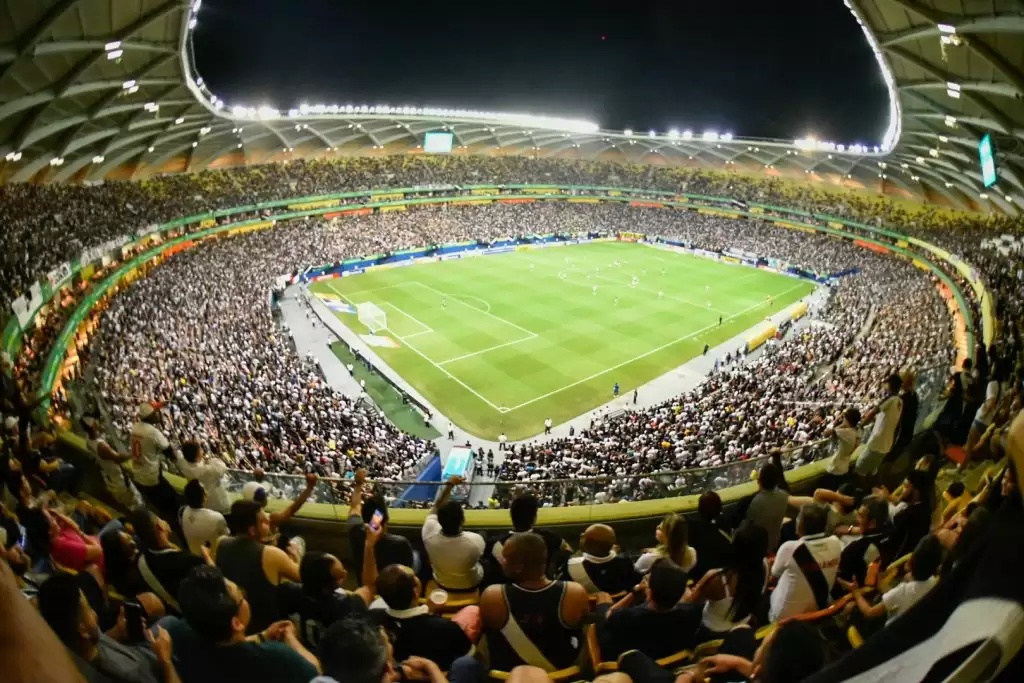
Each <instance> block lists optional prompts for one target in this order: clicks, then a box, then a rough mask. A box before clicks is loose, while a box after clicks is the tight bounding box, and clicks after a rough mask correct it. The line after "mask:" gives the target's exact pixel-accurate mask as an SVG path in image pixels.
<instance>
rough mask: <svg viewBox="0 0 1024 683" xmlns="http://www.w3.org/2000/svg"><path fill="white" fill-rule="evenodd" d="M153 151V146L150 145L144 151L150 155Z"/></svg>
mask: <svg viewBox="0 0 1024 683" xmlns="http://www.w3.org/2000/svg"><path fill="white" fill-rule="evenodd" d="M153 149H154V148H153V146H152V145H150V146H149V147H148V148H147V149H146V151H147V152H150V153H152V152H153Z"/></svg>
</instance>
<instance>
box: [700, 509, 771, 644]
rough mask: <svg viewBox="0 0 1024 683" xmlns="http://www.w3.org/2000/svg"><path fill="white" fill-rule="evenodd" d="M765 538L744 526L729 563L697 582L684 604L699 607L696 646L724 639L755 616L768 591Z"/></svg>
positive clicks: (759, 531) (757, 529)
mask: <svg viewBox="0 0 1024 683" xmlns="http://www.w3.org/2000/svg"><path fill="white" fill-rule="evenodd" d="M767 552H768V534H767V533H765V530H764V529H762V528H761V527H759V526H757V525H756V524H744V525H743V526H741V527H740V528H739V529H738V530H737V531H736V535H735V536H734V537H733V539H732V548H731V552H730V554H729V560H728V561H727V562H726V563H725V564H724V565H723V566H722V567H721V568H720V569H711V570H709V571H708V572H707V573H706V574H704V576H702V577H701V578H700V580H699V581H698V582H697V585H695V586H694V587H693V590H692V591H688V592H687V595H686V601H687V602H688V603H694V604H697V605H700V604H701V603H703V605H704V609H703V614H702V615H701V632H700V633H699V634H698V639H697V642H704V641H707V640H715V639H717V638H724V637H725V634H726V633H727V632H728V631H731V630H732V629H734V628H736V627H737V626H746V625H748V624H749V623H750V620H751V618H752V617H753V616H754V614H755V613H756V612H757V610H758V608H759V606H760V604H761V598H762V597H763V596H764V592H765V589H767V588H768V566H767V560H766V559H765V554H766V553H767Z"/></svg>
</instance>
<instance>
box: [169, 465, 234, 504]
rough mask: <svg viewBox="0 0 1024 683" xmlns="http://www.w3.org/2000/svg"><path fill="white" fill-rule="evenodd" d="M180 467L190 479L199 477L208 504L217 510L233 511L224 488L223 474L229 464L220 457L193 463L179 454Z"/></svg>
mask: <svg viewBox="0 0 1024 683" xmlns="http://www.w3.org/2000/svg"><path fill="white" fill-rule="evenodd" d="M178 469H180V470H181V473H182V474H183V475H185V477H186V478H188V479H198V480H199V483H200V484H202V485H203V488H204V489H206V505H207V506H208V507H209V508H210V509H212V510H216V511H217V512H223V513H224V514H227V513H229V512H231V500H230V499H229V498H228V492H227V489H225V488H224V482H223V476H224V473H225V472H227V471H228V466H227V465H226V464H224V461H223V460H221V459H220V458H207V459H206V460H203V461H202V462H200V463H198V464H197V463H191V462H189V461H188V460H185V458H183V457H181V455H180V454H179V455H178Z"/></svg>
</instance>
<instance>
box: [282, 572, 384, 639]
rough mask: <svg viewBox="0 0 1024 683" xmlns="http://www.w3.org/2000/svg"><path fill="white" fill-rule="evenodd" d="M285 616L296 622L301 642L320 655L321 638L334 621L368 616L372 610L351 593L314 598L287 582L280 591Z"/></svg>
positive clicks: (296, 585)
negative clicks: (318, 650) (318, 651)
mask: <svg viewBox="0 0 1024 683" xmlns="http://www.w3.org/2000/svg"><path fill="white" fill-rule="evenodd" d="M277 600H278V605H279V606H280V608H281V612H282V614H284V615H286V616H287V617H288V618H289V619H291V620H292V622H294V623H295V628H296V629H297V630H298V632H299V639H300V640H302V644H303V645H305V646H306V647H307V648H309V650H310V651H311V652H314V653H315V652H316V648H317V645H318V644H319V643H320V636H321V635H322V634H323V632H324V631H326V630H327V629H328V628H329V627H330V625H331V624H333V623H334V622H336V621H338V620H340V619H344V618H345V617H349V616H366V615H367V614H368V613H369V610H368V609H367V608H366V603H365V602H363V599H362V598H360V597H359V596H358V595H352V594H349V593H345V594H338V593H333V594H331V595H326V596H320V597H313V596H311V595H308V594H306V593H305V591H303V590H302V585H301V584H298V583H283V584H281V585H280V586H279V587H278V589H277Z"/></svg>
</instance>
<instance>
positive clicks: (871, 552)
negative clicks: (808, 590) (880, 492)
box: [832, 496, 889, 597]
mask: <svg viewBox="0 0 1024 683" xmlns="http://www.w3.org/2000/svg"><path fill="white" fill-rule="evenodd" d="M888 531H889V504H888V503H887V502H886V501H885V499H884V498H882V497H881V496H868V497H866V498H865V499H864V500H863V501H861V504H860V507H859V508H857V524H856V526H854V527H846V528H842V527H840V528H837V529H836V532H835V533H836V535H837V536H852V539H851V540H849V541H848V542H847V544H846V547H845V548H843V552H842V555H840V558H839V570H838V572H837V573H836V585H835V587H833V589H832V596H833V597H838V596H839V595H841V594H842V593H844V592H849V591H850V590H851V589H852V584H854V583H858V584H860V585H862V586H863V585H865V583H864V582H865V581H866V579H867V574H868V567H869V566H870V565H871V563H872V562H880V561H881V557H882V547H883V546H884V544H885V539H886V535H887V533H888Z"/></svg>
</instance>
